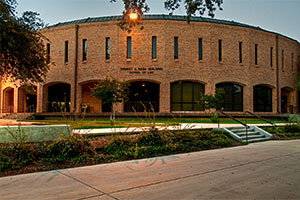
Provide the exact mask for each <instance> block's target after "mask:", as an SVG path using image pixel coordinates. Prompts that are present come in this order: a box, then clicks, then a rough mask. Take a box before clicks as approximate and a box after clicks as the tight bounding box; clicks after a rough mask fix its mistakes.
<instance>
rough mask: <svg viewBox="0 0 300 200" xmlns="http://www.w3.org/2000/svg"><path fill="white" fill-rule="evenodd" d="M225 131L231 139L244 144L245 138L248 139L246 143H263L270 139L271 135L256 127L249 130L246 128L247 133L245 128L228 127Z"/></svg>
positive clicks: (250, 127)
mask: <svg viewBox="0 0 300 200" xmlns="http://www.w3.org/2000/svg"><path fill="white" fill-rule="evenodd" d="M225 131H227V132H229V133H230V135H232V137H233V138H235V139H236V140H238V141H241V142H246V138H247V139H248V142H258V141H265V140H270V139H271V138H272V135H271V134H269V133H268V132H266V131H264V130H262V129H260V128H258V127H256V126H249V128H247V133H246V128H245V127H229V128H225ZM246 135H247V137H246Z"/></svg>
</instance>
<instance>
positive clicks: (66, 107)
mask: <svg viewBox="0 0 300 200" xmlns="http://www.w3.org/2000/svg"><path fill="white" fill-rule="evenodd" d="M46 87H47V89H48V95H47V105H46V108H47V112H62V111H64V112H70V106H71V101H70V96H71V95H70V92H71V86H70V84H67V83H56V84H51V85H49V86H46Z"/></svg>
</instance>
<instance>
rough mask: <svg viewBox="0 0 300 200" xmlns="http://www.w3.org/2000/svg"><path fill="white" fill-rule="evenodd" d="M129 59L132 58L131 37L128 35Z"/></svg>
mask: <svg viewBox="0 0 300 200" xmlns="http://www.w3.org/2000/svg"><path fill="white" fill-rule="evenodd" d="M127 59H131V37H127Z"/></svg>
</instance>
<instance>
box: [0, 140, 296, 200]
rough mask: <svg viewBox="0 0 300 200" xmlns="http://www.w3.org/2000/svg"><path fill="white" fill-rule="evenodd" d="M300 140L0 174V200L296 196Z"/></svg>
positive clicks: (261, 197) (121, 199) (287, 197)
mask: <svg viewBox="0 0 300 200" xmlns="http://www.w3.org/2000/svg"><path fill="white" fill-rule="evenodd" d="M299 166H300V140H291V141H267V142H261V143H253V144H249V145H246V146H239V147H233V148H224V149H217V150H209V151H201V152H194V153H187V154H177V155H171V156H165V157H156V158H149V159H142V160H132V161H126V162H117V163H109V164H101V165H94V166H88V167H80V168H73V169H63V170H54V171H48V172H41V173H33V174H25V175H18V176H11V177H2V178H0V197H1V200H7V199H20V200H40V199H43V200H44V199H89V200H96V199H100V200H112V199H120V200H123V199H124V200H125V199H130V200H135V199H146V200H148V199H163V200H168V199H170V200H171V199H172V200H174V199H300V186H299V183H300V169H299Z"/></svg>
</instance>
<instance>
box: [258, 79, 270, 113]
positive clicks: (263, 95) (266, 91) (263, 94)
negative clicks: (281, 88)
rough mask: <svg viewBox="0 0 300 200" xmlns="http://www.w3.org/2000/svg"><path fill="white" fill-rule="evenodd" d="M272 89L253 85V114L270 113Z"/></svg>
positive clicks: (262, 85) (263, 85)
mask: <svg viewBox="0 0 300 200" xmlns="http://www.w3.org/2000/svg"><path fill="white" fill-rule="evenodd" d="M272 90H273V89H272V88H271V87H269V86H267V85H265V84H261V85H255V86H254V87H253V111H254V112H272V108H273V102H272V99H273V95H272Z"/></svg>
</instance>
